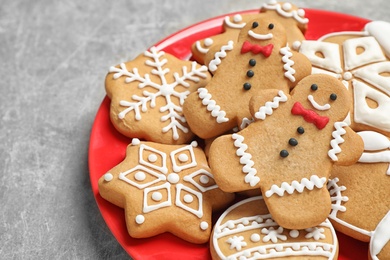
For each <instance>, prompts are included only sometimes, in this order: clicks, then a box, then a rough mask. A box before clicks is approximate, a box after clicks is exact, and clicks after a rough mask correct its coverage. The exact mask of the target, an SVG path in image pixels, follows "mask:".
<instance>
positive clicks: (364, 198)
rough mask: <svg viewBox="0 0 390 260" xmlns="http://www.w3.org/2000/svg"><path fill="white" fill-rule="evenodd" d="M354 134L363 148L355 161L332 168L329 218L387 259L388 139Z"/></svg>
mask: <svg viewBox="0 0 390 260" xmlns="http://www.w3.org/2000/svg"><path fill="white" fill-rule="evenodd" d="M358 134H359V135H360V136H361V137H362V139H363V141H364V149H365V151H364V153H363V155H362V156H361V158H360V159H359V162H358V163H356V164H353V165H351V166H335V167H334V168H333V170H332V173H331V176H332V180H330V181H329V182H328V189H329V192H330V194H331V196H332V211H331V214H330V215H329V218H330V220H331V221H332V223H333V225H334V227H335V228H336V229H337V230H339V231H341V232H343V233H345V234H346V235H348V236H351V237H354V238H356V239H359V240H362V241H365V242H368V241H371V244H372V246H371V250H370V254H371V255H372V258H373V259H375V256H376V255H378V258H379V259H390V243H389V239H390V213H389V212H390V200H389V198H390V188H389V187H390V167H389V166H390V164H389V163H390V140H389V138H388V137H386V136H384V135H382V134H379V133H377V132H372V131H363V132H358ZM380 223H382V224H380ZM386 244H388V245H387V248H385V245H386Z"/></svg>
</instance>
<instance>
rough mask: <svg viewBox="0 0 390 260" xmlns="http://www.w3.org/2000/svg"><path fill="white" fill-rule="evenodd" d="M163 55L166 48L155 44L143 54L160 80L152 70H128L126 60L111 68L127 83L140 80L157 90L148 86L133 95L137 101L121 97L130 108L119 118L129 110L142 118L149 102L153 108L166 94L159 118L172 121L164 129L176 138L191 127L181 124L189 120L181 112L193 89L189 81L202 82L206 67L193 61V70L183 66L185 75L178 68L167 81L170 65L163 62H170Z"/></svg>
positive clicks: (122, 116)
mask: <svg viewBox="0 0 390 260" xmlns="http://www.w3.org/2000/svg"><path fill="white" fill-rule="evenodd" d="M164 55H165V53H164V52H163V51H158V50H157V49H156V48H155V47H152V48H151V49H150V51H145V52H144V56H145V57H147V58H148V59H147V60H146V61H145V64H146V65H147V66H150V67H152V68H153V69H152V70H151V73H152V74H153V75H156V76H158V78H159V79H160V81H161V82H158V83H157V82H153V81H152V80H151V78H150V75H149V74H145V75H144V76H141V75H140V74H139V71H138V69H137V68H133V69H132V70H131V71H129V70H128V69H127V68H126V65H125V64H124V63H121V64H120V67H119V68H116V67H111V68H110V70H109V72H110V73H114V75H113V78H114V79H118V78H120V77H122V76H124V77H125V82H126V83H130V82H133V81H137V82H139V84H138V88H139V89H143V88H145V87H150V88H152V89H155V90H156V92H154V93H152V92H149V91H146V90H145V91H143V92H142V96H138V95H132V97H131V98H132V100H134V102H133V101H127V100H121V101H120V102H119V104H120V105H121V106H124V107H127V108H126V109H125V110H123V111H122V112H120V113H119V114H118V117H119V118H120V119H124V118H125V116H126V115H127V114H128V113H129V112H130V111H134V118H135V119H136V120H141V119H142V117H141V112H147V110H148V105H149V106H150V108H154V107H155V106H156V100H157V99H158V98H163V99H164V100H165V102H166V105H164V106H162V107H160V108H159V111H160V112H161V113H163V115H162V116H161V118H160V120H161V121H162V122H166V121H169V124H168V125H167V126H165V127H163V128H162V129H161V130H162V132H163V133H166V132H168V131H170V130H172V138H173V139H174V140H178V139H179V130H181V131H182V132H184V133H188V128H187V127H185V126H184V125H183V124H182V123H185V122H186V120H185V118H184V117H183V115H182V105H183V103H184V100H185V99H186V98H187V96H188V95H189V94H190V92H189V91H188V90H185V88H189V87H190V83H189V82H188V81H192V82H195V83H196V82H199V80H200V78H206V77H207V74H206V72H207V67H206V66H200V67H199V68H197V63H196V62H192V64H191V70H190V71H189V72H188V71H187V70H188V68H187V67H186V66H183V67H182V75H181V76H180V74H179V73H178V72H174V73H173V78H174V82H173V83H168V81H167V74H168V73H169V71H170V70H169V69H168V68H164V66H165V65H166V64H167V63H168V60H167V59H165V58H163V56H164ZM178 86H180V88H179V89H183V87H184V90H182V91H180V92H179V91H178V89H176V87H178ZM172 99H178V100H179V104H175V103H173V102H172Z"/></svg>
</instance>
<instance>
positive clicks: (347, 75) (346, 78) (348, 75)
mask: <svg viewBox="0 0 390 260" xmlns="http://www.w3.org/2000/svg"><path fill="white" fill-rule="evenodd" d="M352 77H353V75H352V73H351V72H349V71H347V72H345V73H344V74H343V79H344V80H351V79H352Z"/></svg>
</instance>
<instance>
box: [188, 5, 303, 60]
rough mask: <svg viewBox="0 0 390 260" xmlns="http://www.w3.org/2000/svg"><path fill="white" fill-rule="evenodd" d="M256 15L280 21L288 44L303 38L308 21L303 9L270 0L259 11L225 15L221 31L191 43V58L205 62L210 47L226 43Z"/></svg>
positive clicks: (291, 44) (235, 36) (295, 42)
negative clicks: (284, 29)
mask: <svg viewBox="0 0 390 260" xmlns="http://www.w3.org/2000/svg"><path fill="white" fill-rule="evenodd" d="M257 17H270V18H272V19H275V20H276V21H278V22H280V23H281V24H282V25H283V26H284V27H285V28H286V33H287V41H288V43H289V46H299V42H301V41H302V40H304V39H305V37H304V33H305V31H306V29H307V24H308V22H309V20H308V19H307V18H306V17H305V11H304V10H303V9H300V8H298V7H297V6H295V5H293V4H290V3H288V2H283V3H282V2H277V1H275V0H271V1H268V3H265V4H263V5H262V7H261V9H260V13H257V14H245V13H244V14H234V15H231V16H225V17H224V19H223V33H221V34H217V35H214V36H211V37H208V38H205V39H202V40H199V41H196V42H195V43H194V44H192V46H191V50H192V58H193V59H194V60H196V61H197V62H199V63H201V64H207V62H206V63H205V57H206V54H207V52H208V51H209V49H210V48H213V46H217V45H220V44H226V43H227V42H228V41H229V40H231V39H235V38H237V37H238V34H239V33H240V29H242V28H243V27H244V26H245V25H246V23H248V22H249V21H251V20H253V19H256V18H257ZM297 44H298V45H297Z"/></svg>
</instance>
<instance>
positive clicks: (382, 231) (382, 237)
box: [370, 210, 390, 260]
mask: <svg viewBox="0 0 390 260" xmlns="http://www.w3.org/2000/svg"><path fill="white" fill-rule="evenodd" d="M389 227H390V210H389V212H387V214H386V215H385V216H384V218H383V219H382V220H381V222H379V224H378V225H377V226H376V228H375V230H374V232H373V235H372V237H371V240H370V254H371V258H372V259H373V260H379V258H378V257H377V255H378V254H379V253H380V252H381V251H382V249H383V248H384V247H385V245H386V244H387V243H388V242H389V241H390V232H389Z"/></svg>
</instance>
